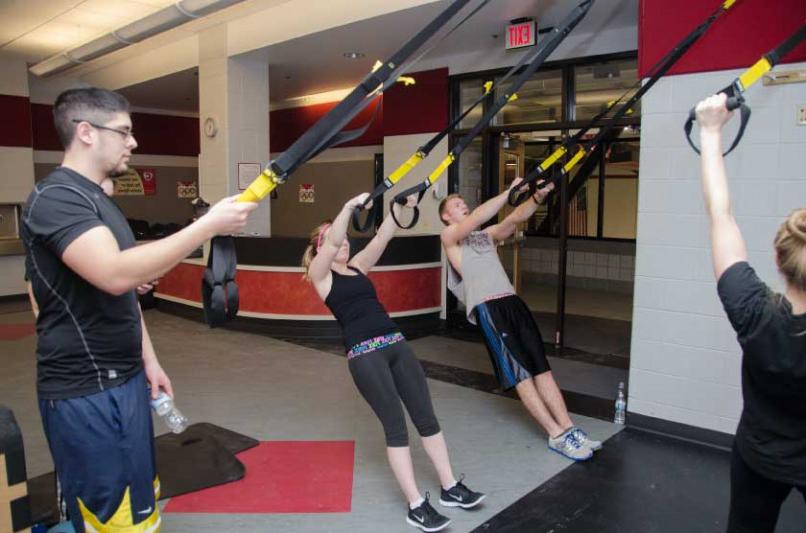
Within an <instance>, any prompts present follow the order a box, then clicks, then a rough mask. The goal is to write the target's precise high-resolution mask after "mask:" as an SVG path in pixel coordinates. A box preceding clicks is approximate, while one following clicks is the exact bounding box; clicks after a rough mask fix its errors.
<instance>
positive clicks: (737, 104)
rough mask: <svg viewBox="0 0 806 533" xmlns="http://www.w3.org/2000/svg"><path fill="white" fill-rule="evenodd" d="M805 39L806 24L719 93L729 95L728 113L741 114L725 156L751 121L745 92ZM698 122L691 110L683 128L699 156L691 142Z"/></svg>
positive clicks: (696, 149)
mask: <svg viewBox="0 0 806 533" xmlns="http://www.w3.org/2000/svg"><path fill="white" fill-rule="evenodd" d="M804 39H806V24H801V26H800V29H798V30H797V31H796V32H795V33H793V34H792V35H790V36H789V37H788V38H787V39H786V40H785V41H784V42H782V43H781V44H780V45H778V46H777V47H775V48H773V49H772V50H770V51H769V52H767V53H766V54H764V55H763V56H761V59H759V60H758V61H756V62H755V63H754V64H753V66H752V67H750V68H749V69H747V70H745V71H744V72H743V73H742V74H741V75H740V76H739V77H738V78H736V79H735V80H733V82H731V84H730V85H728V86H727V87H725V88H724V89H722V90H721V91H718V92H719V93H725V94H726V95H727V97H728V100H727V102H726V104H725V105H726V107H727V108H728V111H732V110H734V109H737V108H738V109H739V110H740V111H739V113H740V118H741V122H740V123H739V131H738V133H737V134H736V138H735V139H734V140H733V143H731V145H730V148H728V150H727V151H726V152H725V153H724V154H722V155H723V156H726V155H728V154H729V153H731V152H732V151H733V149H734V148H736V146H737V145H738V144H739V141H741V140H742V136H743V135H744V130H745V128H747V123H748V122H749V121H750V107H748V106H747V104H745V99H744V92H745V91H746V90H747V89H749V88H750V86H751V85H753V84H754V83H756V82H757V81H758V80H760V79H761V77H762V76H764V74H766V73H767V72H769V71H770V70H772V67H774V66H775V65H777V64H778V63H779V62H780V61H781V59H782V58H783V57H784V56H785V55H787V54H788V53H789V52H791V51H792V49H793V48H795V47H796V46H797V45H798V44H800V42H801V41H803V40H804ZM696 120H697V113H696V109H695V108H691V111H689V113H688V119H687V120H686V124H685V125H684V126H683V131H685V133H686V140H687V141H688V144H689V145H690V146H691V148H692V149H694V151H695V152H697V153H698V154H699V153H700V149H699V148H697V146H696V145H695V144H694V141H692V140H691V130H692V128H693V127H694V122H695V121H696Z"/></svg>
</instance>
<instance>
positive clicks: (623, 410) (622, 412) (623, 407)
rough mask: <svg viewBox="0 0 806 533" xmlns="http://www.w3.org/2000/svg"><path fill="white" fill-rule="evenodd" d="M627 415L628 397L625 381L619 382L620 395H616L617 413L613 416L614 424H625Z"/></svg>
mask: <svg viewBox="0 0 806 533" xmlns="http://www.w3.org/2000/svg"><path fill="white" fill-rule="evenodd" d="M626 415H627V398H626V397H625V396H624V382H623V381H621V382H619V384H618V396H617V397H616V415H615V416H614V417H613V423H614V424H622V425H623V424H624V419H625V417H626Z"/></svg>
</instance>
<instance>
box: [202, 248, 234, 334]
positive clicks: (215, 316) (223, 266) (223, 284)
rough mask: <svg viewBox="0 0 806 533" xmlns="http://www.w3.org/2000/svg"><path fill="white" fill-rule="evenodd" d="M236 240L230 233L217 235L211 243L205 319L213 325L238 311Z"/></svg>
mask: <svg viewBox="0 0 806 533" xmlns="http://www.w3.org/2000/svg"><path fill="white" fill-rule="evenodd" d="M236 267H237V262H236V256H235V240H234V239H233V238H232V237H229V236H226V237H225V236H219V237H215V238H214V239H213V240H212V241H211V242H210V254H209V255H208V257H207V268H206V269H205V271H204V277H203V278H202V301H203V305H204V319H205V320H206V321H207V324H208V325H209V326H210V327H211V328H214V327H217V326H221V325H223V324H224V323H226V321H227V319H230V318H233V317H234V316H235V315H237V314H238V305H239V298H238V286H237V285H236V284H235V273H236Z"/></svg>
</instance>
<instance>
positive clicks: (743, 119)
mask: <svg viewBox="0 0 806 533" xmlns="http://www.w3.org/2000/svg"><path fill="white" fill-rule="evenodd" d="M719 92H720V93H725V94H726V95H727V96H728V99H727V101H726V102H725V107H727V108H728V111H733V110H734V109H740V111H739V118H740V123H739V131H738V132H736V138H735V139H733V142H732V143H731V145H730V147H729V148H728V149H727V150H726V151H725V152H724V153H723V154H722V157H725V156H726V155H728V154H729V153H731V152H732V151H733V149H734V148H736V147H737V146H738V145H739V141H741V140H742V137H743V136H744V130H745V129H746V128H747V123H748V122H750V115H751V111H750V108H749V107H748V106H747V105H746V104H745V100H744V96H743V95H742V93H741V92H739V91H738V90H737V88H736V85H735V84H733V85H729V86H727V87H725V88H724V89H722V90H721V91H719ZM696 121H697V109H696V108H695V107H692V108H691V110H690V111H689V112H688V119H686V123H685V124H684V125H683V131H684V132H685V134H686V140H687V141H688V144H689V146H691V149H692V150H694V151H695V152H696V153H697V155H699V154H700V149H699V148H697V145H695V144H694V141H693V140H692V138H691V131H692V129H693V128H694V122H696Z"/></svg>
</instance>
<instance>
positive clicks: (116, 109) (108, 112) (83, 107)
mask: <svg viewBox="0 0 806 533" xmlns="http://www.w3.org/2000/svg"><path fill="white" fill-rule="evenodd" d="M128 112H129V101H128V100H126V98H124V97H123V96H122V95H120V94H118V93H116V92H114V91H108V90H106V89H99V88H97V87H86V88H82V89H69V90H67V91H64V92H63V93H62V94H60V95H59V97H58V98H56V103H55V104H54V105H53V124H54V126H56V133H58V134H59V140H60V141H61V142H62V146H63V147H64V148H65V149H67V147H68V146H70V143H72V142H73V137H74V136H75V132H76V125H77V124H76V123H75V122H73V121H74V120H86V121H88V122H94V123H95V124H101V125H103V123H104V122H106V121H108V120H109V119H110V118H112V117H111V116H112V115H113V114H115V113H128Z"/></svg>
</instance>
